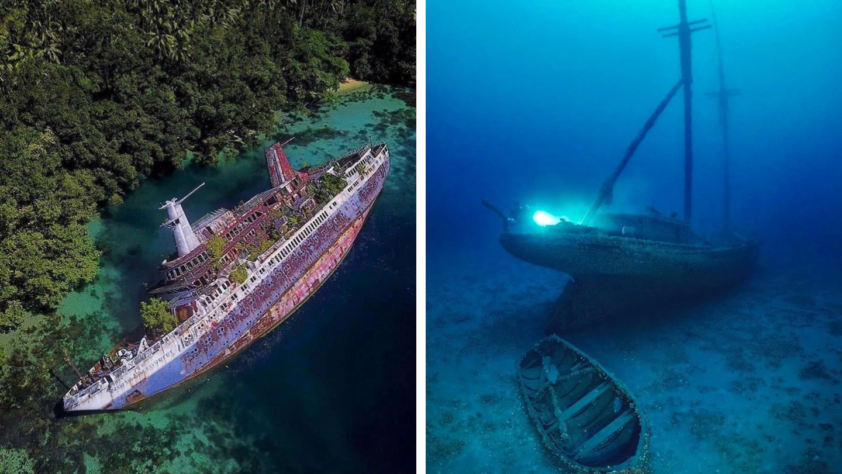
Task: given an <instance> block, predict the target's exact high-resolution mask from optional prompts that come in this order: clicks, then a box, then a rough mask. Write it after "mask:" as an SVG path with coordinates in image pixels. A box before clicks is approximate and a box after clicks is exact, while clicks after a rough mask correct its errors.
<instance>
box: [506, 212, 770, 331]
mask: <svg viewBox="0 0 842 474" xmlns="http://www.w3.org/2000/svg"><path fill="white" fill-rule="evenodd" d="M625 224H634V227H632V226H631V225H625ZM560 226H561V228H559V229H553V228H548V229H542V230H537V231H530V232H504V233H503V234H502V236H501V237H500V242H501V244H502V245H503V247H504V248H505V249H506V251H508V252H509V253H510V254H512V255H513V256H515V257H517V258H519V259H521V260H524V261H526V262H529V263H532V264H535V265H539V266H543V267H547V268H552V269H555V270H559V271H562V272H565V273H567V274H569V275H570V276H571V277H572V281H570V282H569V283H568V284H567V286H566V287H565V288H564V290H563V292H562V295H561V297H560V298H559V299H558V300H557V301H556V303H555V304H554V305H553V308H552V311H551V321H550V326H551V328H552V329H553V330H557V331H569V330H575V329H579V328H582V327H586V326H588V325H590V324H594V323H597V322H600V321H602V320H604V319H606V318H608V317H610V316H612V315H614V314H617V313H619V312H621V311H624V310H628V309H633V308H640V307H647V306H658V305H660V304H668V303H675V302H684V301H693V300H700V299H704V298H706V297H710V296H712V295H715V294H718V293H720V292H723V291H726V290H728V289H731V288H733V287H735V286H737V285H739V284H740V283H742V282H743V281H745V280H746V279H747V278H748V277H749V276H750V275H751V273H752V271H753V269H754V267H755V265H756V262H757V257H758V253H759V246H760V245H759V242H758V241H757V240H755V239H742V238H736V237H733V236H727V237H726V236H723V237H721V238H718V239H716V238H712V239H710V240H705V239H702V238H700V237H697V236H695V235H694V234H692V233H690V231H689V228H688V227H687V226H686V224H684V223H682V222H680V221H675V220H673V219H667V218H663V217H658V216H645V215H624V214H606V215H604V216H601V218H600V220H598V221H597V222H596V224H595V226H593V227H590V228H581V227H582V226H575V225H573V224H567V225H564V224H560Z"/></svg>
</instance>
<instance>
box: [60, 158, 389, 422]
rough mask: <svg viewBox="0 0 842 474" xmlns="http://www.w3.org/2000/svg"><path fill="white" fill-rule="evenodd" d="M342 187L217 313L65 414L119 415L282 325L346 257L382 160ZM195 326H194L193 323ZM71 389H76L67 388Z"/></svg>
mask: <svg viewBox="0 0 842 474" xmlns="http://www.w3.org/2000/svg"><path fill="white" fill-rule="evenodd" d="M368 163H369V164H370V165H371V168H370V169H369V170H368V171H365V172H363V171H362V167H358V168H359V169H360V171H359V173H357V172H356V171H355V172H354V173H357V176H358V177H357V178H356V179H355V180H353V181H352V184H349V185H348V188H347V189H346V191H343V193H347V194H346V195H345V196H343V197H342V198H341V200H339V199H340V197H339V196H337V198H336V199H337V200H335V204H334V201H331V203H330V204H328V205H326V206H325V208H324V209H323V210H322V211H321V212H317V213H316V214H315V216H314V217H313V218H312V219H311V221H310V222H308V223H306V224H304V225H303V226H302V227H301V228H300V230H299V231H298V232H297V233H296V234H295V236H293V237H291V238H290V239H288V240H286V241H285V242H286V244H285V245H281V246H280V247H278V248H277V250H275V251H274V253H273V254H272V255H271V256H269V257H266V259H265V260H263V261H262V262H257V263H255V265H254V267H253V271H252V272H251V273H250V278H249V279H248V280H247V281H246V282H244V283H243V284H242V285H239V286H232V287H231V288H229V290H228V291H227V292H226V293H224V294H223V295H221V296H220V297H219V298H222V299H221V300H219V301H220V303H219V305H220V306H218V307H217V308H216V309H214V310H213V311H212V312H210V313H208V314H207V315H206V316H203V317H201V319H196V318H199V316H198V315H197V316H194V317H193V318H191V319H190V320H188V321H186V322H184V323H183V324H182V326H179V328H177V329H176V330H175V331H173V332H172V333H169V334H167V335H166V336H165V337H163V338H162V339H160V340H158V341H157V342H155V343H154V344H153V345H152V346H151V347H149V348H148V349H146V350H143V351H141V352H138V354H137V355H136V356H135V357H134V358H133V359H131V360H130V362H129V363H128V364H127V365H124V366H123V367H121V368H120V369H118V370H116V371H113V372H112V374H110V375H108V376H106V377H102V378H100V379H99V380H98V381H97V382H96V383H95V384H94V385H92V386H89V387H85V388H84V389H83V390H80V391H78V392H77V391H75V390H72V391H71V393H69V394H68V395H67V396H65V399H64V401H63V405H64V410H65V412H88V411H102V410H118V409H122V408H125V407H128V406H130V405H132V404H135V403H137V402H140V401H141V400H144V399H147V398H149V397H151V396H153V395H156V394H158V393H161V392H163V391H165V390H166V389H168V388H171V387H174V386H176V385H179V384H181V383H183V382H185V381H187V380H190V379H192V378H194V377H196V376H197V375H200V374H202V373H204V372H206V371H208V370H210V369H212V368H213V367H215V366H217V365H219V364H221V363H222V362H223V361H225V360H227V359H228V358H230V357H231V356H233V355H234V354H236V353H237V352H239V351H240V350H242V349H243V348H245V347H246V346H248V345H249V344H250V343H251V342H253V341H254V340H256V339H257V338H259V337H261V336H263V335H265V334H266V333H268V332H269V331H271V330H272V329H273V328H274V327H276V326H277V325H278V324H280V323H281V322H283V321H284V320H286V319H287V318H289V317H290V316H291V315H292V314H293V313H294V312H295V310H296V309H298V308H299V307H300V306H301V305H302V304H303V303H304V302H305V301H306V300H307V299H308V298H309V297H310V296H312V295H313V294H314V293H315V292H316V291H317V290H318V289H319V288H320V287H321V285H322V284H323V283H324V282H325V280H327V278H329V277H330V275H331V274H332V273H333V272H334V271H335V270H336V268H337V267H338V266H339V264H340V263H341V262H342V260H343V259H344V258H345V257H346V256H347V254H348V252H349V251H350V249H351V247H352V246H353V244H354V241H355V240H356V238H357V236H358V235H359V232H360V230H361V228H362V226H363V223H364V222H365V220H366V218H367V216H368V214H369V213H370V211H371V209H372V206H373V205H374V203H375V201H376V199H377V197H378V196H379V194H380V192H381V191H382V189H383V185H384V182H385V179H386V177H387V175H388V172H389V166H390V164H389V157H388V153H385V154H383V155H378V156H377V157H373V158H371V159H369V161H368ZM194 319H196V320H195V322H194ZM74 388H75V387H74Z"/></svg>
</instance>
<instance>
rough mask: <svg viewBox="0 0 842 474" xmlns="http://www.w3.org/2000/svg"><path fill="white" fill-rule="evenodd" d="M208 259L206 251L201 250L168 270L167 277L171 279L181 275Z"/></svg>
mask: <svg viewBox="0 0 842 474" xmlns="http://www.w3.org/2000/svg"><path fill="white" fill-rule="evenodd" d="M207 259H208V254H207V252H202V253H200V254H199V255H197V256H195V257H193V258H192V259H190V261H188V262H187V263H184V264H182V265H179V266H178V267H176V268H174V269H172V270H170V271H168V272H167V278H168V279H170V280H173V279H175V278H177V277H180V276H181V275H183V274H185V273H187V272H188V271H190V270H192V269H193V267H197V266H199V265H200V264H202V263H205V262H206V261H207Z"/></svg>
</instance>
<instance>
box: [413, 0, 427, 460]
mask: <svg viewBox="0 0 842 474" xmlns="http://www.w3.org/2000/svg"><path fill="white" fill-rule="evenodd" d="M416 8H417V21H416V23H415V27H416V38H417V40H416V41H417V43H416V53H415V56H416V61H417V64H416V68H415V75H416V101H417V102H416V105H415V106H416V113H417V120H416V124H417V125H416V127H417V130H416V135H417V140H416V143H417V145H416V146H417V149H416V155H415V160H416V168H415V169H416V173H417V174H416V176H415V189H416V194H415V196H416V204H415V212H416V219H417V226H416V237H415V260H416V271H417V273H416V297H415V305H416V311H415V314H416V315H417V316H416V318H415V327H416V331H415V346H416V351H415V368H416V370H415V380H416V383H415V394H416V395H415V403H416V422H415V431H416V437H415V447H416V457H415V459H416V461H415V462H416V466H417V469H416V471H415V472H417V473H419V474H420V473H424V472H426V471H427V449H426V446H427V437H426V436H425V427H426V424H427V423H426V419H427V417H426V406H427V403H426V402H427V401H426V399H425V396H424V395H425V394H426V393H427V384H426V380H427V330H426V328H427V314H426V306H427V305H426V298H427V266H426V263H427V260H426V259H427V245H426V244H427V240H426V236H427V214H426V211H427V187H426V186H427V174H426V172H427V5H426V1H425V0H417V4H416Z"/></svg>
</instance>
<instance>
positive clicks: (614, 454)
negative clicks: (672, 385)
mask: <svg viewBox="0 0 842 474" xmlns="http://www.w3.org/2000/svg"><path fill="white" fill-rule="evenodd" d="M518 382H519V385H520V390H521V395H522V396H523V401H524V403H525V405H526V411H527V412H528V413H529V416H530V418H532V421H533V422H534V423H535V427H536V428H537V429H538V433H539V434H540V436H541V438H542V440H543V441H544V444H545V445H546V446H547V448H548V449H549V450H550V452H552V453H553V454H554V455H555V456H556V457H557V458H558V459H559V461H561V462H562V463H563V464H564V465H565V466H566V467H568V468H570V469H571V470H572V471H573V472H578V473H583V474H585V473H587V474H597V473H613V474H641V473H644V472H648V465H649V438H650V432H649V423H648V421H647V419H646V415H645V414H644V413H643V412H642V411H641V409H640V404H638V403H637V402H636V401H635V399H634V398H633V397H632V395H631V394H630V393H629V391H628V390H626V388H625V387H624V386H623V384H622V383H620V382H619V381H618V380H616V379H615V378H614V377H612V376H611V374H609V373H608V372H607V371H606V370H605V369H603V368H602V366H600V365H599V364H598V363H597V362H595V361H594V360H592V359H591V358H590V357H588V356H587V355H585V354H584V353H583V352H581V351H579V350H578V349H576V348H575V347H573V346H572V345H570V344H568V343H567V342H565V341H564V340H562V339H561V338H559V337H558V336H556V335H552V336H549V337H547V338H545V339H544V340H542V341H540V342H539V343H538V344H536V345H535V347H534V348H532V349H531V350H529V351H528V352H527V353H526V354H525V355H524V356H523V358H522V359H521V360H520V362H519V363H518Z"/></svg>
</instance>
